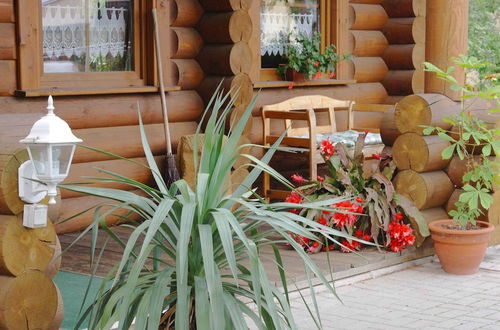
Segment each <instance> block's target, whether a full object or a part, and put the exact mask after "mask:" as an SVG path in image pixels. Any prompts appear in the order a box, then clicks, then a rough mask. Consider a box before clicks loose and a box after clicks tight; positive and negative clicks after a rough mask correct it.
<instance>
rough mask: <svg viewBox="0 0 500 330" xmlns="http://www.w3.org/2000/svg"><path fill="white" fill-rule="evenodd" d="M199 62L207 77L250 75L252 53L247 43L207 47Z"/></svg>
mask: <svg viewBox="0 0 500 330" xmlns="http://www.w3.org/2000/svg"><path fill="white" fill-rule="evenodd" d="M197 60H198V62H199V63H200V65H201V67H202V68H203V71H205V73H206V74H207V75H209V74H211V75H222V76H229V75H233V74H238V73H248V72H250V69H251V66H252V51H251V50H250V47H249V46H248V43H246V42H238V43H236V44H228V45H205V47H203V49H202V50H201V52H200V54H199V55H198V57H197Z"/></svg>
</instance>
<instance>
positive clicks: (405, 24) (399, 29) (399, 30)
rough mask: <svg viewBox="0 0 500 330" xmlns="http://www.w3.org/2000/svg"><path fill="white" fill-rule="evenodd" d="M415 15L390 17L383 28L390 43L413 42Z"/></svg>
mask: <svg viewBox="0 0 500 330" xmlns="http://www.w3.org/2000/svg"><path fill="white" fill-rule="evenodd" d="M414 20H415V18H413V17H405V18H389V19H388V20H387V24H386V25H385V26H384V28H383V29H382V32H383V34H384V36H385V37H386V38H387V40H388V41H389V43H390V44H413V43H415V40H414V39H413V21H414Z"/></svg>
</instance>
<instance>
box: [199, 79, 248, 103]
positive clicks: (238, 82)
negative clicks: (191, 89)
mask: <svg viewBox="0 0 500 330" xmlns="http://www.w3.org/2000/svg"><path fill="white" fill-rule="evenodd" d="M221 82H222V88H223V89H224V91H226V92H229V91H231V95H232V96H233V97H235V96H236V94H237V97H236V98H235V100H234V104H235V105H236V106H240V105H243V106H246V105H248V104H249V103H250V101H251V100H252V97H253V85H252V81H251V80H250V77H249V76H248V74H246V73H239V74H237V75H235V76H230V77H221V76H209V77H206V78H205V80H203V82H202V84H201V85H200V87H199V88H198V91H199V93H200V95H201V97H202V98H203V100H204V101H205V102H206V103H208V102H209V100H210V98H211V97H212V95H213V93H214V92H215V90H216V89H217V86H218V85H219V84H220V83H221Z"/></svg>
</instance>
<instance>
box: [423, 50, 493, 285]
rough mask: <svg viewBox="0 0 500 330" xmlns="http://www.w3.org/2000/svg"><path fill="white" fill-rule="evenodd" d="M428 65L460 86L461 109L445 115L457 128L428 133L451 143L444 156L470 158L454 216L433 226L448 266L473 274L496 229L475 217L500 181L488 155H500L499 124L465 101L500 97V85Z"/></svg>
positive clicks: (467, 65) (466, 62) (468, 63)
mask: <svg viewBox="0 0 500 330" xmlns="http://www.w3.org/2000/svg"><path fill="white" fill-rule="evenodd" d="M454 61H455V63H456V64H457V65H459V66H461V67H463V68H464V70H465V71H466V72H467V71H468V70H470V69H478V68H480V67H483V66H485V65H486V64H484V63H479V62H478V61H477V59H475V58H472V57H471V58H467V57H465V56H462V57H460V58H456V59H454ZM424 65H425V70H426V71H428V72H434V73H435V74H437V75H438V77H440V78H441V79H443V80H445V81H446V82H447V83H449V84H450V85H451V89H452V90H457V91H460V92H461V102H460V112H459V113H458V114H457V115H453V116H450V117H449V118H447V119H446V120H447V121H448V122H449V123H451V124H452V125H453V127H454V128H453V129H452V130H450V131H448V130H444V129H442V128H440V127H431V126H425V127H424V134H426V135H428V134H432V133H437V135H438V136H439V137H440V138H441V139H443V140H446V141H449V142H450V143H451V145H450V146H449V147H447V148H446V149H444V150H443V152H442V157H443V158H444V159H450V158H451V157H453V156H454V155H457V156H458V157H459V158H460V159H461V160H465V161H466V164H467V172H466V173H465V174H464V176H463V178H462V181H463V183H464V186H463V190H464V192H463V193H462V194H461V195H460V197H459V200H458V201H457V202H456V203H455V207H456V209H455V210H452V211H450V212H449V214H450V216H451V217H452V219H444V220H437V221H433V222H431V223H430V224H429V229H430V231H431V236H432V239H433V240H434V246H435V249H436V254H437V255H438V257H439V260H440V262H441V265H442V267H443V269H444V271H446V272H448V273H452V274H463V275H465V274H473V273H475V272H477V270H478V269H479V265H480V263H481V261H482V260H483V257H484V254H485V251H486V247H487V246H488V240H489V236H490V233H491V232H492V231H493V229H494V227H493V225H492V224H490V223H488V222H485V221H478V220H477V218H478V217H479V216H480V215H481V214H482V213H483V212H484V210H486V211H487V210H488V209H489V208H490V206H491V204H492V202H493V198H492V196H491V194H490V193H491V192H492V191H493V185H494V183H495V182H498V171H499V169H498V166H496V165H495V163H494V162H492V161H490V159H489V157H490V156H491V155H493V153H494V154H496V155H497V156H498V155H500V140H499V139H498V136H499V134H500V130H499V129H496V128H491V127H488V125H487V124H486V123H485V122H484V121H482V120H480V119H478V118H476V117H475V116H474V115H473V113H472V112H471V111H470V108H469V107H468V106H467V104H473V103H474V102H473V101H471V102H466V101H467V100H469V99H473V98H482V99H498V98H499V97H500V85H498V82H497V81H496V80H494V79H493V80H492V79H478V80H477V81H476V83H475V84H472V83H466V84H464V85H463V86H460V85H459V84H458V82H457V80H456V79H455V78H454V77H453V76H452V72H453V71H454V67H450V68H448V69H447V70H446V71H444V70H441V69H439V68H437V67H436V66H434V65H433V64H431V63H427V62H426V63H424ZM491 78H494V77H491ZM492 111H495V110H492ZM497 111H498V109H497Z"/></svg>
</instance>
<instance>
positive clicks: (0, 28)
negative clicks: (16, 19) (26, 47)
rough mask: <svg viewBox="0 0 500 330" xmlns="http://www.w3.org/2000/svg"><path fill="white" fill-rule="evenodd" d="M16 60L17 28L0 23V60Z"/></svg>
mask: <svg viewBox="0 0 500 330" xmlns="http://www.w3.org/2000/svg"><path fill="white" fill-rule="evenodd" d="M14 59H16V26H15V24H14V23H0V60H14Z"/></svg>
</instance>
